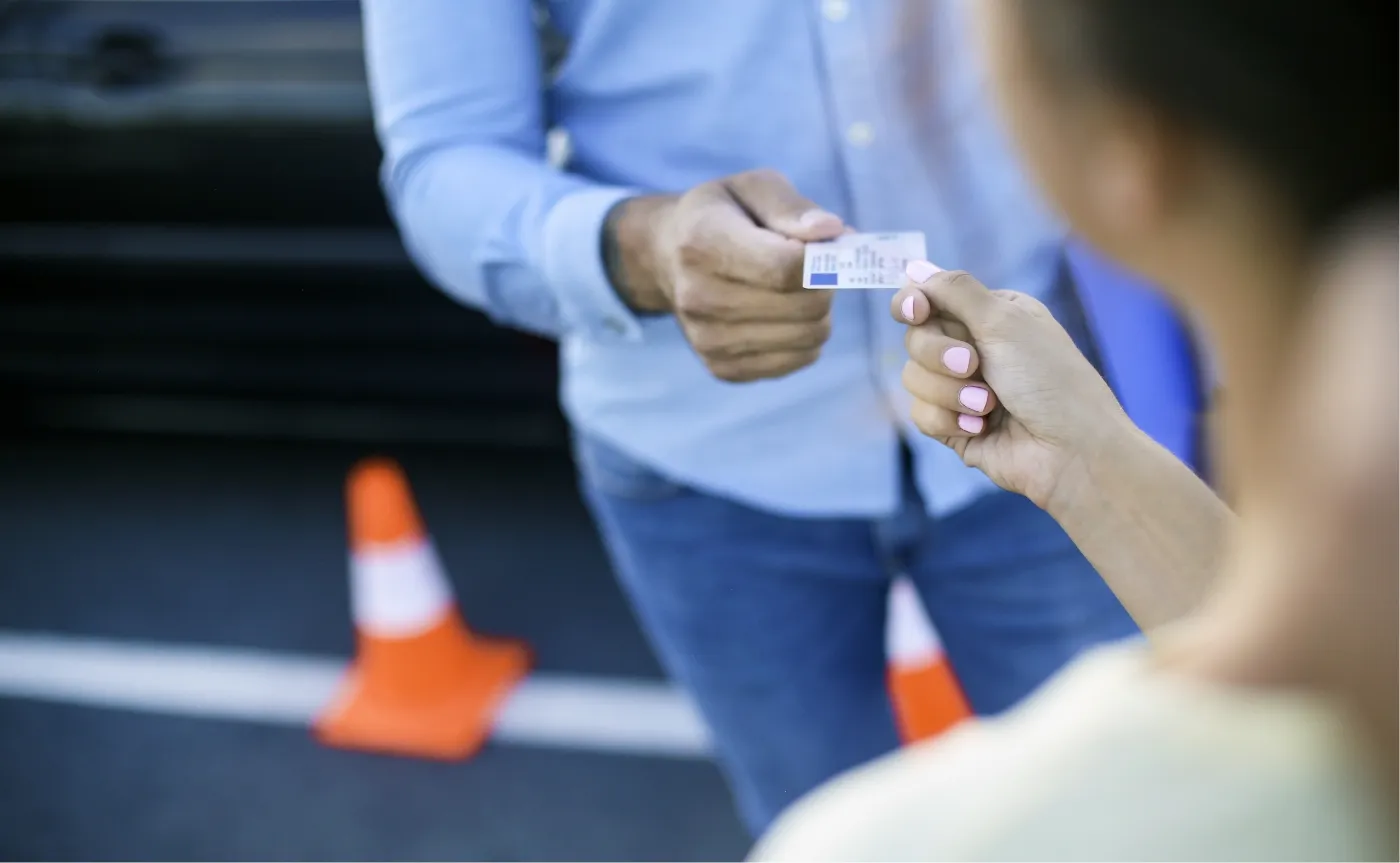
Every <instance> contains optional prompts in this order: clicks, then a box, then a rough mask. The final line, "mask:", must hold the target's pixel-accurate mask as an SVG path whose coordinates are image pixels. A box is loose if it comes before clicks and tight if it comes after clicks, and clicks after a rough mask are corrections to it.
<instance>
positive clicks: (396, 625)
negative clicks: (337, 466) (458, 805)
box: [315, 459, 530, 759]
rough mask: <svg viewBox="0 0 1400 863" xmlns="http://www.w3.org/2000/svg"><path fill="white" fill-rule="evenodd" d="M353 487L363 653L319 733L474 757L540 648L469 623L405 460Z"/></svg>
mask: <svg viewBox="0 0 1400 863" xmlns="http://www.w3.org/2000/svg"><path fill="white" fill-rule="evenodd" d="M346 494H347V498H348V504H349V517H350V592H351V604H352V609H353V616H354V621H355V630H356V642H357V656H356V658H355V663H354V665H353V667H352V668H351V669H350V672H349V674H348V675H347V676H346V679H345V681H344V683H343V684H342V686H341V690H340V692H339V693H338V694H337V695H336V697H335V699H334V700H333V701H332V702H331V704H330V705H329V706H328V707H327V708H326V710H325V711H324V712H323V713H322V714H321V715H320V716H319V717H318V718H317V720H316V723H315V730H316V735H317V737H319V738H320V739H321V740H322V741H323V742H325V743H327V744H329V745H331V746H339V747H345V748H349V749H366V750H372V751H378V752H386V753H394V754H400V755H413V756H420V757H426V758H440V759H459V758H465V757H467V756H469V755H471V754H473V753H474V752H476V751H477V750H478V749H480V748H481V746H482V744H483V743H485V741H486V738H487V737H488V736H489V735H490V733H491V728H492V726H493V724H494V722H495V718H496V713H497V711H498V710H499V708H500V706H501V704H502V703H503V702H504V700H505V698H506V696H507V695H508V694H509V693H510V691H511V689H513V688H514V687H515V685H516V684H517V683H519V682H520V680H521V679H522V678H523V677H524V676H525V674H526V672H527V671H528V670H529V666H530V654H529V650H528V649H527V648H526V647H525V645H524V644H522V643H519V642H515V641H504V640H497V639H487V638H482V637H481V636H478V635H476V634H474V633H472V632H471V630H470V629H468V627H467V625H466V624H465V622H463V620H462V617H461V614H460V613H459V611H458V609H457V603H456V600H455V599H454V598H453V595H452V588H451V584H450V583H449V582H448V580H447V577H446V575H445V574H444V573H443V571H442V565H441V563H440V562H439V560H438V556H437V553H436V551H435V550H434V548H433V546H432V542H431V540H430V539H429V538H428V535H427V532H426V531H425V530H424V529H423V523H422V519H421V518H420V517H419V515H418V508H417V506H415V505H414V502H413V497H412V494H411V493H410V492H409V487H408V481H407V480H406V479H405V477H404V475H403V471H402V470H401V469H400V468H399V466H398V465H397V464H396V463H394V462H392V461H389V460H387V459H371V460H367V461H365V462H362V463H360V464H359V465H357V466H356V467H355V468H354V470H353V471H351V473H350V478H349V482H348V483H347V487H346Z"/></svg>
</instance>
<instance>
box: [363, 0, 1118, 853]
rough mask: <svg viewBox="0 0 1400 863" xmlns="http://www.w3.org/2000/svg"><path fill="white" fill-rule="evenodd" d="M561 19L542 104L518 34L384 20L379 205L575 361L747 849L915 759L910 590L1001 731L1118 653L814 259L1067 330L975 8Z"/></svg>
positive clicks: (432, 272) (554, 13) (1110, 622)
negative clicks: (893, 641)
mask: <svg viewBox="0 0 1400 863" xmlns="http://www.w3.org/2000/svg"><path fill="white" fill-rule="evenodd" d="M548 7H549V13H550V18H551V20H552V23H553V25H554V26H555V27H557V28H558V29H559V31H561V32H562V33H563V35H564V36H565V37H566V38H567V39H568V42H569V46H570V47H569V53H568V56H567V58H566V60H565V62H564V63H563V64H562V66H561V67H560V68H559V69H558V71H557V74H556V75H554V76H553V77H551V76H549V75H547V74H546V73H545V72H544V71H543V69H542V66H543V64H542V62H541V55H540V50H539V43H538V34H537V26H536V21H535V20H534V18H533V17H532V6H531V3H529V2H528V0H471V2H468V0H364V12H365V24H366V39H367V51H368V61H369V73H370V81H371V86H372V92H373V96H374V103H375V114H376V118H377V124H378V128H379V133H380V137H381V140H382V142H383V145H384V149H385V163H384V184H385V187H386V190H387V193H388V196H389V199H390V202H391V205H392V208H393V211H394V214H395V216H396V218H397V220H398V223H399V226H400V228H401V231H402V234H403V237H404V240H405V243H406V245H407V246H408V248H409V250H410V252H411V253H412V254H413V256H414V258H415V260H416V261H417V262H418V263H419V265H420V266H421V267H422V269H423V270H424V272H426V273H427V274H428V276H429V277H430V278H431V279H432V280H433V281H434V282H436V283H437V284H438V285H439V286H441V287H442V289H443V290H445V291H447V292H448V293H449V294H451V295H452V296H454V297H456V298H458V299H459V300H461V301H462V302H464V303H467V304H469V305H472V306H474V307H477V308H480V309H483V310H485V311H486V312H487V313H488V314H490V315H492V316H493V317H494V318H495V319H496V320H497V321H499V322H501V323H502V324H505V325H509V326H515V327H520V328H522V329H526V330H530V331H533V332H537V333H543V334H547V335H550V336H553V337H556V338H558V339H559V341H560V344H561V357H562V360H561V361H562V366H563V375H562V394H561V397H562V400H563V404H564V408H565V411H566V413H567V415H568V417H569V419H570V421H571V423H572V425H573V427H574V429H575V431H576V439H577V448H576V454H577V461H578V464H579V468H580V474H581V483H582V488H583V491H584V495H585V498H586V499H587V501H588V503H589V505H590V507H591V509H592V512H593V514H594V516H595V518H596V520H597V522H598V524H599V527H600V529H601V532H602V535H603V538H604V540H605V542H606V544H607V546H608V549H609V552H610V553H611V555H612V558H613V562H614V565H615V568H616V570H617V572H618V576H619V578H620V580H621V582H622V584H623V587H624V588H625V590H626V591H627V593H628V595H629V597H630V599H631V601H632V603H633V605H634V607H635V608H636V610H637V613H638V616H639V618H640V620H641V622H642V624H643V626H644V628H645V629H646V631H647V633H648V635H649V637H650V638H651V640H652V643H653V645H654V646H655V647H656V649H657V652H658V654H659V655H660V657H661V659H662V661H663V663H664V664H665V665H666V667H667V668H668V670H669V671H670V673H671V674H672V675H673V676H674V677H675V678H676V679H677V680H678V681H679V682H680V683H681V684H683V685H684V686H685V687H686V688H687V689H688V690H689V691H690V692H691V693H692V695H693V696H694V697H695V698H696V700H697V702H698V703H699V706H700V708H701V710H702V712H703V713H704V716H705V718H706V720H707V722H708V723H709V724H710V726H711V728H712V729H713V732H714V735H715V740H716V746H717V750H718V752H719V756H720V760H721V764H722V766H723V768H724V769H725V771H726V773H727V775H728V776H729V779H730V781H731V785H732V787H733V788H734V789H735V792H736V795H737V797H738V800H739V804H740V809H741V811H742V813H743V815H744V817H745V820H746V821H747V823H748V825H749V827H750V828H751V829H752V830H754V831H760V830H761V829H762V828H763V827H764V826H766V825H767V824H768V823H769V821H770V820H771V819H772V818H773V817H774V816H775V815H776V814H777V812H778V811H780V810H781V809H782V808H783V807H784V806H785V805H787V804H788V803H790V802H792V801H793V800H795V799H796V798H797V797H798V796H800V795H801V794H802V793H804V792H806V791H807V790H809V789H811V788H812V787H814V786H815V785H817V784H818V783H820V782H821V781H823V780H825V779H827V778H829V777H830V776H832V775H834V774H835V773H837V772H839V771H841V770H844V769H846V768H848V767H851V766H854V765H856V764H859V763H861V762H863V761H866V760H868V759H870V758H872V757H875V756H878V755H880V754H882V753H884V752H886V751H888V750H890V749H892V748H893V747H895V746H896V745H897V737H896V733H895V727H894V724H893V721H892V716H891V708H890V703H889V699H888V697H887V694H886V689H885V665H884V655H883V626H884V614H885V600H886V593H887V590H888V585H889V579H890V577H891V574H892V573H895V572H900V571H902V572H907V573H908V574H909V576H910V577H911V578H912V579H913V581H914V583H915V584H916V585H917V587H918V588H919V591H920V594H921V595H922V597H923V599H924V602H925V604H926V605H927V606H928V609H929V611H930V613H931V615H932V617H933V619H934V621H935V624H936V625H937V627H938V629H939V631H940V633H941V635H942V637H943V639H944V642H945V646H946V649H947V652H948V655H949V657H950V659H951V661H952V663H953V665H954V667H955V669H956V670H957V673H958V674H959V676H960V678H961V681H962V683H963V686H964V688H965V690H966V692H967V695H968V697H969V699H970V701H971V703H972V705H973V706H974V708H976V709H977V710H978V711H979V712H982V713H993V712H997V711H1000V710H1002V709H1004V708H1006V707H1008V706H1010V705H1011V704H1012V703H1014V702H1015V701H1017V700H1018V699H1019V698H1020V697H1021V696H1023V695H1024V694H1026V693H1027V692H1028V691H1029V690H1031V689H1032V688H1034V687H1035V686H1036V685H1037V684H1038V683H1040V682H1041V681H1042V680H1044V679H1045V678H1046V677H1048V676H1049V675H1050V674H1051V673H1053V672H1054V671H1055V670H1056V669H1057V668H1058V667H1059V666H1061V665H1062V664H1063V663H1064V662H1066V661H1067V660H1068V659H1070V658H1071V657H1072V656H1073V655H1074V654H1075V653H1077V652H1078V651H1079V650H1081V649H1083V648H1084V647H1086V646H1089V645H1091V644H1094V643H1097V642H1100V641H1103V640H1106V639H1110V638H1115V637H1119V636H1122V635H1125V634H1128V633H1130V632H1132V631H1133V627H1132V624H1131V621H1130V620H1129V619H1128V617H1127V616H1126V614H1125V613H1124V612H1123V610H1122V608H1121V606H1120V605H1119V604H1118V603H1117V601H1116V600H1115V599H1114V597H1113V596H1112V595H1111V594H1110V593H1109V591H1108V590H1107V588H1106V587H1105V586H1104V585H1103V583H1102V582H1101V581H1100V579H1099V578H1098V577H1097V575H1096V574H1095V573H1094V572H1093V570H1092V568H1091V567H1090V566H1089V564H1088V563H1087V562H1086V561H1085V560H1084V559H1083V558H1082V557H1081V556H1080V555H1079V554H1078V552H1077V551H1076V550H1075V549H1074V547H1073V545H1072V544H1071V543H1070V542H1069V540H1068V538H1067V537H1065V535H1064V534H1063V533H1062V532H1061V531H1060V530H1059V528H1058V527H1057V526H1056V525H1055V524H1054V523H1053V522H1052V521H1051V520H1050V519H1049V517H1048V516H1046V515H1045V514H1044V513H1043V512H1042V511H1041V510H1039V509H1038V508H1037V507H1035V506H1034V505H1033V504H1031V503H1029V502H1027V501H1026V500H1024V499H1022V498H1019V497H1016V496H1013V495H1010V494H1008V493H1005V492H1002V491H1000V490H998V489H996V488H995V487H994V486H992V485H991V484H990V483H989V481H987V480H986V479H985V478H984V477H983V476H982V475H981V474H979V473H978V472H976V471H974V470H971V469H968V468H966V467H964V466H963V465H962V464H961V462H960V461H959V459H958V457H957V456H956V455H955V454H954V453H952V452H951V451H949V450H946V449H944V448H942V447H941V445H939V444H937V443H935V442H933V441H931V440H928V439H925V438H922V437H921V436H920V435H919V434H918V433H917V431H916V430H915V429H914V428H913V426H912V424H911V423H910V422H909V421H908V408H909V402H908V396H907V395H906V394H905V392H904V390H903V388H902V387H901V385H900V374H901V370H902V368H903V365H904V363H905V359H906V356H905V351H904V345H903V338H904V328H903V327H901V326H900V325H898V324H897V323H895V322H893V321H891V320H890V319H889V315H888V312H887V304H888V302H889V299H890V292H888V291H844V292H827V291H804V290H803V289H802V288H801V285H800V272H801V250H802V242H801V241H803V240H812V239H820V238H824V237H829V236H832V235H834V234H836V233H839V232H840V231H841V230H843V228H845V227H846V226H851V227H855V228H857V229H860V230H867V231H886V230H922V231H924V232H926V234H927V237H928V256H929V258H930V259H931V260H933V261H935V262H937V263H938V264H940V265H941V266H944V267H947V268H959V269H966V270H969V271H971V272H973V273H975V274H976V275H977V276H978V277H979V278H980V279H981V280H982V281H983V282H985V283H988V284H991V285H994V286H997V287H1000V288H1009V289H1016V290H1022V291H1026V292H1027V293H1031V294H1035V295H1038V296H1040V297H1042V298H1044V299H1045V300H1046V301H1047V303H1049V304H1050V305H1051V306H1052V308H1055V309H1057V312H1062V313H1064V314H1062V319H1065V320H1066V321H1067V323H1070V324H1073V322H1074V321H1073V315H1072V313H1073V312H1074V311H1075V309H1076V308H1077V307H1076V305H1075V303H1074V301H1073V292H1072V290H1070V289H1068V286H1067V285H1066V279H1065V278H1064V273H1065V269H1064V267H1063V264H1062V250H1061V246H1062V236H1061V232H1060V229H1059V228H1058V226H1057V225H1056V223H1055V221H1054V220H1053V219H1052V218H1051V217H1049V216H1048V215H1047V214H1046V213H1045V212H1044V211H1043V210H1042V208H1041V205H1040V204H1039V202H1038V201H1037V200H1036V199H1035V198H1034V197H1033V196H1032V193H1031V192H1029V191H1028V186H1027V184H1026V183H1025V181H1024V180H1023V178H1022V176H1021V175H1020V173H1019V171H1018V169H1017V168H1016V166H1015V165H1014V163H1013V162H1012V160H1011V158H1010V156H1009V154H1008V151H1007V149H1006V144H1005V143H1004V142H1003V140H1002V137H1001V134H1000V130H999V129H998V127H997V125H996V123H995V121H994V119H993V118H992V117H991V116H990V115H989V113H988V112H989V106H988V100H987V99H986V98H985V97H984V94H983V92H982V81H981V78H980V75H979V70H978V68H977V64H976V61H975V58H974V57H973V56H972V53H971V50H970V47H969V38H968V36H967V34H966V33H965V32H964V20H963V17H964V15H965V12H966V10H965V9H964V8H963V5H962V4H961V3H959V2H955V0H946V2H938V3H934V4H926V3H924V2H923V0H920V2H901V0H704V2H699V0H551V2H550V3H549V4H548ZM911 7H924V8H925V9H926V10H933V11H934V14H932V15H929V16H925V17H922V18H920V20H917V21H915V20H912V19H909V20H904V19H901V15H902V13H904V12H906V11H908V10H909V9H910V8H911ZM919 57H924V58H927V59H928V60H930V61H931V65H930V68H929V69H928V70H927V71H928V73H929V74H928V80H918V81H914V82H911V81H910V80H909V79H910V76H911V72H910V70H911V68H913V67H914V65H915V64H913V63H911V62H909V61H910V60H911V59H917V58H919ZM911 83H913V84H915V85H917V87H918V88H919V89H920V90H921V91H922V95H921V96H920V97H919V104H918V105H917V108H918V109H919V110H917V111H912V112H911V111H909V110H908V108H909V103H910V101H911V100H910V93H911V92H912V91H911ZM550 128H558V129H562V130H565V131H567V133H568V137H569V141H570V145H571V155H570V157H569V159H568V160H567V162H566V164H565V165H564V166H563V167H562V168H560V167H554V166H551V164H549V163H548V161H547V160H546V153H545V150H546V131H547V130H548V129H550ZM760 169H762V170H760ZM833 294H835V295H834V296H833ZM1081 344H1087V342H1081ZM957 359H958V358H956V357H953V358H950V361H951V362H956V361H957ZM541 541H542V542H547V541H548V538H547V537H541Z"/></svg>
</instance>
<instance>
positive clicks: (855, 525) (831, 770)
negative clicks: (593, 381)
mask: <svg viewBox="0 0 1400 863" xmlns="http://www.w3.org/2000/svg"><path fill="white" fill-rule="evenodd" d="M576 458H577V461H578V465H579V470H580V474H581V478H582V489H583V492H584V496H585V499H586V500H587V502H588V504H589V507H590V508H591V510H592V512H593V515H594V518H595V519H596V520H597V523H598V525H599V528H600V529H601V532H602V536H603V539H604V541H605V544H606V545H607V548H608V551H609V553H610V555H611V557H612V561H613V566H614V568H615V570H616V572H617V575H618V577H619V579H620V580H621V582H622V586H623V588H624V590H625V591H626V593H627V595H628V597H629V599H630V600H631V602H632V605H633V607H634V608H635V610H636V613H637V616H638V617H639V619H640V621H641V624H642V627H643V629H644V630H645V631H646V633H647V636H648V638H649V639H650V641H651V643H652V645H653V647H654V648H655V650H656V652H657V654H658V655H659V657H660V659H661V662H662V664H663V665H664V666H665V667H666V669H667V671H668V672H669V673H670V674H671V675H672V677H674V679H675V680H676V681H677V682H679V683H680V684H681V685H682V686H684V687H685V688H686V689H687V690H688V691H689V692H690V694H691V695H692V696H693V697H694V699H695V700H696V702H697V703H698V705H699V707H700V710H701V712H702V713H703V715H704V717H705V720H706V722H707V723H708V724H709V726H710V728H711V730H712V732H713V735H714V738H715V744H716V748H717V753H718V756H719V760H720V764H721V767H722V768H723V770H724V771H725V773H726V774H727V776H728V779H729V783H730V786H731V787H732V788H733V790H734V793H735V795H736V797H737V798H738V803H739V808H740V811H741V813H742V815H743V817H744V820H745V822H746V823H747V825H748V827H749V829H750V830H752V831H753V832H754V833H755V835H757V834H759V833H761V832H762V831H763V829H764V828H765V827H766V826H767V825H768V824H769V823H770V822H771V821H772V820H773V819H774V817H775V816H777V815H778V813H779V812H781V811H782V809H784V808H785V807H786V806H787V805H789V804H790V803H792V802H794V801H795V800H797V799H798V798H799V797H800V796H802V795H803V794H804V793H806V792H807V791H809V790H811V789H812V788H814V787H816V786H817V785H818V784H820V783H822V782H823V781H825V780H826V779H829V778H831V777H832V776H834V775H836V774H837V773H840V772H842V771H844V770H846V769H848V768H851V767H854V766H856V765H859V764H861V763H863V762H866V761H868V760H870V759H872V758H875V757H877V756H880V755H883V754H885V753H886V752H889V751H890V750H892V749H894V748H895V747H896V746H897V745H898V742H899V741H898V738H897V736H896V731H895V725H894V718H893V714H892V712H891V706H890V700H889V696H888V693H887V691H886V687H885V656H884V626H885V602H886V595H887V591H888V588H889V582H890V578H891V576H892V574H894V573H896V572H901V571H902V572H905V573H907V574H908V575H909V576H910V578H911V579H912V581H913V582H914V584H915V585H916V586H917V588H918V590H919V593H920V594H921V596H922V598H923V601H924V604H925V605H926V607H927V608H928V610H929V613H930V616H931V617H932V618H933V620H934V625H935V626H936V627H937V628H938V631H939V634H940V635H941V636H942V638H943V641H944V646H945V649H946V651H947V654H948V657H949V659H950V660H951V662H952V664H953V666H954V668H955V669H956V671H957V674H958V676H959V678H960V680H961V682H962V684H963V687H964V689H965V691H966V693H967V696H968V698H969V700H970V701H971V703H972V706H973V708H974V709H975V710H976V711H977V712H978V713H981V714H990V713H996V712H999V711H1001V710H1004V709H1005V708H1007V707H1010V706H1011V705H1012V704H1014V703H1016V702H1017V701H1018V700H1020V699H1021V698H1022V696H1024V695H1026V694H1027V693H1029V692H1030V691H1031V690H1032V689H1034V688H1035V687H1036V686H1038V685H1039V684H1040V683H1041V682H1042V681H1044V680H1045V679H1046V678H1048V677H1049V676H1050V675H1051V674H1053V673H1054V672H1055V671H1056V670H1057V669H1059V668H1060V667H1061V666H1062V665H1064V664H1065V663H1066V662H1068V661H1069V660H1070V659H1071V658H1072V657H1074V656H1075V655H1076V654H1077V653H1079V652H1080V651H1081V650H1083V649H1084V648H1086V647H1089V646H1091V645H1094V644H1097V643H1101V642H1104V641H1108V640H1113V639H1117V638H1120V637H1124V636H1128V635H1131V634H1133V633H1135V632H1137V629H1136V627H1135V626H1134V625H1133V623H1132V621H1131V619H1130V618H1129V617H1128V615H1127V613H1126V612H1125V611H1124V610H1123V608H1122V606H1121V605H1120V604H1119V603H1118V601H1117V599H1116V598H1115V597H1114V596H1113V594H1112V593H1111V592H1110V591H1109V590H1108V588H1107V587H1106V586H1105V585H1104V583H1103V581H1102V580H1101V579H1100V578H1099V576H1098V574H1097V573H1095V572H1094V570H1093V568H1092V567H1091V566H1090V565H1089V563H1088V561H1086V560H1085V559H1084V558H1083V556H1081V555H1080V554H1079V552H1078V550H1077V549H1076V548H1075V547H1074V545H1073V544H1071V542H1070V541H1069V538H1068V537H1067V536H1066V535H1065V533H1064V532H1063V531H1062V530H1061V529H1060V528H1059V526H1058V525H1057V524H1055V522H1054V521H1052V520H1051V519H1050V517H1049V516H1047V515H1046V514H1045V513H1044V512H1042V511H1041V510H1040V509H1039V508H1037V507H1036V506H1035V505H1034V504H1032V503H1031V502H1029V501H1028V500H1026V499H1025V498H1022V497H1020V496H1018V495H1013V494H1009V493H1006V492H995V493H992V494H990V495H988V496H986V497H984V498H983V499H981V500H979V501H978V502H976V503H974V504H972V505H971V506H969V507H968V508H966V509H964V510H961V511H959V512H956V513H954V514H952V515H950V516H948V517H946V518H941V519H934V518H932V517H930V516H928V515H927V514H926V513H925V512H924V508H923V504H922V502H921V501H920V500H919V497H918V492H917V490H916V489H915V488H914V486H913V483H912V482H909V483H907V487H908V490H907V491H906V494H905V501H904V505H903V507H902V508H901V512H900V513H898V514H897V515H896V516H895V517H893V518H890V519H882V520H875V521H872V520H869V519H800V518H789V517H784V516H781V515H775V514H772V513H768V512H762V511H759V510H755V509H752V508H749V507H746V506H743V505H741V504H739V503H735V502H733V501H730V500H726V499H723V498H720V497H716V496H713V495H709V494H705V493H702V492H699V491H697V490H695V489H693V488H688V487H685V486H683V485H681V484H679V483H676V482H674V481H672V480H670V479H668V478H666V477H665V476H662V475H661V474H659V473H657V472H656V471H654V470H652V469H650V468H648V467H646V466H644V465H642V464H639V463H638V462H636V461H635V460H633V459H631V458H629V457H628V456H626V455H625V454H623V453H621V452H619V451H617V450H616V449H615V448H613V447H611V446H609V445H607V444H606V443H604V442H602V441H599V440H597V439H593V438H589V437H587V436H583V435H580V436H579V437H578V438H577V440H576Z"/></svg>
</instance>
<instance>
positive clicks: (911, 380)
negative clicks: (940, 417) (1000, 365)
mask: <svg viewBox="0 0 1400 863" xmlns="http://www.w3.org/2000/svg"><path fill="white" fill-rule="evenodd" d="M903 383H904V388H905V389H906V390H908V391H909V394H910V395H912V396H913V397H914V398H916V399H918V400H919V401H921V402H927V403H928V404H931V405H934V406H935V407H940V408H943V409H944V410H948V411H952V412H953V413H958V414H967V415H968V416H977V417H982V416H986V415H987V414H989V413H991V412H992V411H993V410H995V409H996V406H997V396H996V393H994V392H992V390H991V388H990V387H988V386H987V385H986V384H985V383H983V382H981V381H968V380H960V379H958V378H954V377H949V376H948V375H945V374H940V373H938V372H931V371H929V370H928V369H926V368H924V367H923V366H921V365H919V364H918V363H906V364H905V366H904V380H903Z"/></svg>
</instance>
